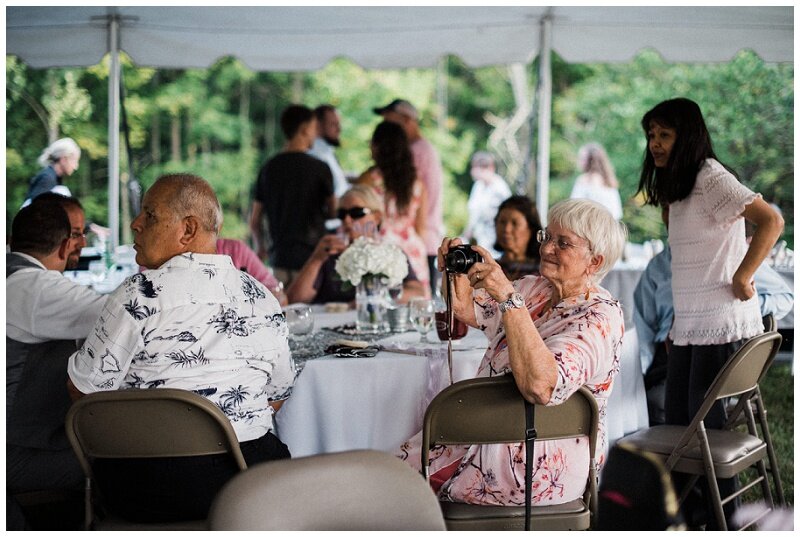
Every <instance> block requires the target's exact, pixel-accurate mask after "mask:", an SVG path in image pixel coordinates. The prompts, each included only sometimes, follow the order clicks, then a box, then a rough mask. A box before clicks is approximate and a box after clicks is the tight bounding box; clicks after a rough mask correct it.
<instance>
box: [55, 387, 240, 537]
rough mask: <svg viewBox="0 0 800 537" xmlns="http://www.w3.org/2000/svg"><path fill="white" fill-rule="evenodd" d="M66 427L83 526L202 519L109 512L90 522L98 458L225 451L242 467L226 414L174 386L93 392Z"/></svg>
mask: <svg viewBox="0 0 800 537" xmlns="http://www.w3.org/2000/svg"><path fill="white" fill-rule="evenodd" d="M66 431H67V437H68V438H69V441H70V443H71V444H72V448H73V449H74V450H75V455H76V456H77V457H78V461H79V462H80V464H81V468H83V472H84V475H85V477H86V493H85V501H86V517H85V529H91V528H94V529H117V530H134V529H138V530H145V529H151V530H155V529H172V530H175V529H185V530H189V529H195V530H197V529H200V530H202V529H205V528H206V521H205V520H199V521H188V522H175V523H163V524H137V523H132V522H128V521H125V520H122V519H120V518H118V517H115V516H113V515H109V516H107V517H106V518H105V519H103V520H99V519H98V520H95V514H94V510H93V501H94V500H96V499H97V498H95V496H97V494H96V491H94V490H93V482H94V476H93V473H92V465H91V461H92V460H94V459H98V458H111V459H119V458H130V459H139V458H154V457H191V456H200V455H214V454H221V453H230V455H231V457H233V459H234V461H235V462H236V465H237V466H238V468H239V470H244V469H246V468H247V464H246V463H245V460H244V457H243V456H242V452H241V450H240V448H239V442H238V440H237V438H236V433H235V432H234V430H233V426H232V425H231V423H230V421H229V420H228V418H227V416H225V414H224V413H223V412H222V411H221V410H220V409H219V408H217V407H216V405H214V404H213V403H211V402H210V401H208V400H207V399H206V398H205V397H202V396H200V395H197V394H195V393H193V392H189V391H185V390H175V389H154V390H136V389H133V390H119V391H110V392H98V393H94V394H91V395H87V396H85V397H82V398H81V399H79V400H78V401H76V402H75V403H74V404H73V405H72V407H71V408H70V410H69V412H68V413H67V418H66Z"/></svg>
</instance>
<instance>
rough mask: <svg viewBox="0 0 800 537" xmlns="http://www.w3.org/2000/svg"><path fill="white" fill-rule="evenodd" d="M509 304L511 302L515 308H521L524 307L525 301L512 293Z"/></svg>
mask: <svg viewBox="0 0 800 537" xmlns="http://www.w3.org/2000/svg"><path fill="white" fill-rule="evenodd" d="M511 302H513V303H514V306H516V307H517V308H521V307H523V306H524V305H525V299H523V298H522V295H521V294H519V293H514V294H513V295H511Z"/></svg>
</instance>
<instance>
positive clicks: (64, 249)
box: [57, 239, 69, 260]
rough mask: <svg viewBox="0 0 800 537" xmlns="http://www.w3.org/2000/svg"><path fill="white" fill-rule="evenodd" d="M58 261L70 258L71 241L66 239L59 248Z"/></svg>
mask: <svg viewBox="0 0 800 537" xmlns="http://www.w3.org/2000/svg"><path fill="white" fill-rule="evenodd" d="M57 252H58V259H60V260H63V259H67V257H69V239H64V240H63V241H61V244H60V245H59V246H58V250H57Z"/></svg>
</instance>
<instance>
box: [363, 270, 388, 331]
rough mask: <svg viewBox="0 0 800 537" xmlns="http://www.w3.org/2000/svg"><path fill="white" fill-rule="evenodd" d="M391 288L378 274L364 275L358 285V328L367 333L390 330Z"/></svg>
mask: <svg viewBox="0 0 800 537" xmlns="http://www.w3.org/2000/svg"><path fill="white" fill-rule="evenodd" d="M388 305H389V288H388V286H387V285H386V281H385V280H384V279H383V278H381V277H378V276H364V277H363V278H362V279H361V282H359V284H358V286H356V329H357V330H358V331H359V332H363V333H366V334H379V333H383V332H388V331H389V323H388V319H387V317H386V308H387V306H388Z"/></svg>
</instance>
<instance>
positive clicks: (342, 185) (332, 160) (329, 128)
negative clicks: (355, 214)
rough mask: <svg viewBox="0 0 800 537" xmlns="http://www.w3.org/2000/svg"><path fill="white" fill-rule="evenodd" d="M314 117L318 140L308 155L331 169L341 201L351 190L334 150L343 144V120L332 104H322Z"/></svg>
mask: <svg viewBox="0 0 800 537" xmlns="http://www.w3.org/2000/svg"><path fill="white" fill-rule="evenodd" d="M314 115H315V116H316V117H317V138H316V139H315V140H314V145H312V146H311V149H309V150H308V154H309V155H311V156H312V157H316V158H318V159H319V160H321V161H322V162H324V163H325V164H327V165H328V167H329V168H330V169H331V174H332V175H333V194H334V195H335V196H336V199H339V198H341V197H342V195H343V194H344V193H345V192H347V189H348V188H350V183H348V182H347V177H345V175H344V171H343V170H342V167H341V166H340V165H339V161H338V160H336V153H334V150H335V149H336V148H337V147H339V145H340V144H341V142H340V141H339V135H340V134H341V132H342V123H341V118H340V117H339V112H338V111H337V110H336V108H334V107H333V105H330V104H321V105H319V106H318V107H316V108H315V109H314Z"/></svg>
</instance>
